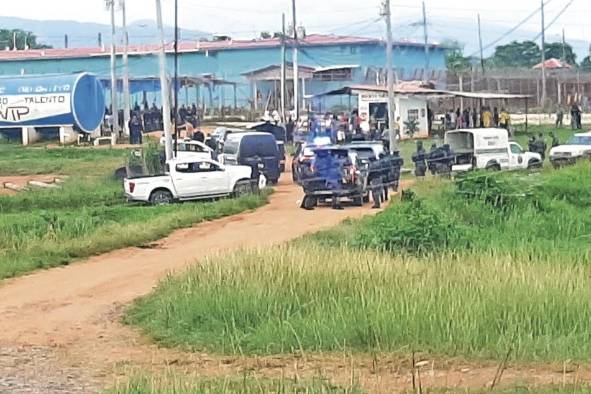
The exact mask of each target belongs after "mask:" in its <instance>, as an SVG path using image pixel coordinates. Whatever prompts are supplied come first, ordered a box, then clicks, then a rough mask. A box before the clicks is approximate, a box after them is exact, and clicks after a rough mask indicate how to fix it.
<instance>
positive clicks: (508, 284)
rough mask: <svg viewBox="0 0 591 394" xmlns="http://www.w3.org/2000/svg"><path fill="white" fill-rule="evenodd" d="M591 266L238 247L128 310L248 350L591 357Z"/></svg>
mask: <svg viewBox="0 0 591 394" xmlns="http://www.w3.org/2000/svg"><path fill="white" fill-rule="evenodd" d="M590 275H591V266H589V265H588V264H580V263H578V262H573V261H564V260H561V259H560V256H559V255H558V254H554V255H552V256H548V257H547V259H545V260H543V261H539V260H538V261H530V260H529V259H527V258H523V259H515V258H512V257H510V256H501V255H499V256H486V255H485V256H482V255H478V254H474V255H466V254H465V255H453V254H444V255H438V256H431V257H429V258H428V259H416V258H410V257H394V256H389V255H386V254H373V253H368V252H365V251H351V250H349V249H340V250H339V249H327V248H325V247H323V246H321V245H312V246H307V247H306V246H292V247H284V248H280V249H274V250H271V251H265V252H263V251H252V252H243V253H241V254H238V255H233V256H230V257H226V258H221V259H216V260H213V261H210V262H208V263H206V264H202V265H198V266H195V267H193V268H192V269H191V270H190V271H189V272H188V273H186V274H185V275H182V276H180V277H177V278H168V279H167V280H166V281H164V282H163V283H162V284H161V286H160V287H159V288H158V290H157V291H156V292H155V293H154V294H152V295H151V296H149V297H148V298H146V299H143V300H141V301H139V302H138V303H136V305H135V306H134V307H133V308H132V309H131V311H130V313H129V317H128V321H129V322H133V323H136V324H139V325H140V326H142V327H143V329H144V330H145V331H146V332H147V333H148V334H149V335H150V336H152V337H153V338H154V339H155V340H156V341H158V342H161V343H163V344H165V345H172V346H175V345H181V346H187V347H189V348H191V349H193V350H199V351H201V350H204V351H213V352H222V353H229V354H241V353H258V354H273V353H292V352H296V353H300V352H304V353H305V352H309V351H315V352H318V351H337V352H341V351H343V352H349V351H358V352H374V351H378V352H405V353H406V352H411V351H421V352H430V353H435V354H443V355H449V356H458V355H462V356H469V357H484V358H498V357H499V356H501V355H502V354H504V353H506V352H507V350H508V349H509V348H510V347H514V355H515V357H517V358H520V359H528V360H530V359H533V360H537V359H539V360H555V359H565V358H575V359H584V360H589V359H590V357H591V286H590V285H591V279H589V278H591V276H590Z"/></svg>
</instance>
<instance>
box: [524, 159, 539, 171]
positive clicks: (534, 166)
mask: <svg viewBox="0 0 591 394" xmlns="http://www.w3.org/2000/svg"><path fill="white" fill-rule="evenodd" d="M540 168H542V162H540V161H538V160H530V161H529V163H527V169H528V170H531V169H540Z"/></svg>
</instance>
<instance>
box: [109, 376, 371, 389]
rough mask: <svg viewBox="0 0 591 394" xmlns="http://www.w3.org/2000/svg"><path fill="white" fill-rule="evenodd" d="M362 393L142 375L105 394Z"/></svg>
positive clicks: (320, 385)
mask: <svg viewBox="0 0 591 394" xmlns="http://www.w3.org/2000/svg"><path fill="white" fill-rule="evenodd" d="M267 393H268V394H271V393H276V394H289V393H293V394H296V393H307V394H361V393H362V391H361V390H360V389H359V388H358V387H356V386H353V387H349V388H343V387H339V386H334V385H332V384H331V383H329V382H328V381H326V380H325V379H320V378H317V379H312V380H310V381H299V380H298V379H275V380H271V379H260V378H256V377H253V376H248V375H244V376H242V377H236V378H217V379H204V378H200V379H199V378H193V379H191V378H187V377H183V376H180V375H172V374H169V375H166V376H159V377H151V376H146V375H144V376H139V377H135V378H133V379H131V381H129V382H126V383H123V384H121V385H118V386H116V387H115V388H113V389H111V390H108V391H106V392H105V394H267Z"/></svg>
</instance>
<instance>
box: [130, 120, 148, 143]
mask: <svg viewBox="0 0 591 394" xmlns="http://www.w3.org/2000/svg"><path fill="white" fill-rule="evenodd" d="M143 131H144V125H142V121H141V120H140V119H139V117H138V116H137V115H133V117H132V118H131V120H130V121H129V139H130V142H131V143H132V144H133V145H141V144H142V140H143V135H142V133H143Z"/></svg>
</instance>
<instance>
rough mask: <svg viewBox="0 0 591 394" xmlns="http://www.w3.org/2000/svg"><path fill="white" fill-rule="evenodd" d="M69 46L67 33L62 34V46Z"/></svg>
mask: <svg viewBox="0 0 591 394" xmlns="http://www.w3.org/2000/svg"><path fill="white" fill-rule="evenodd" d="M69 46H70V45H69V40H68V35H67V34H64V48H66V49H68V47H69Z"/></svg>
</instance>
